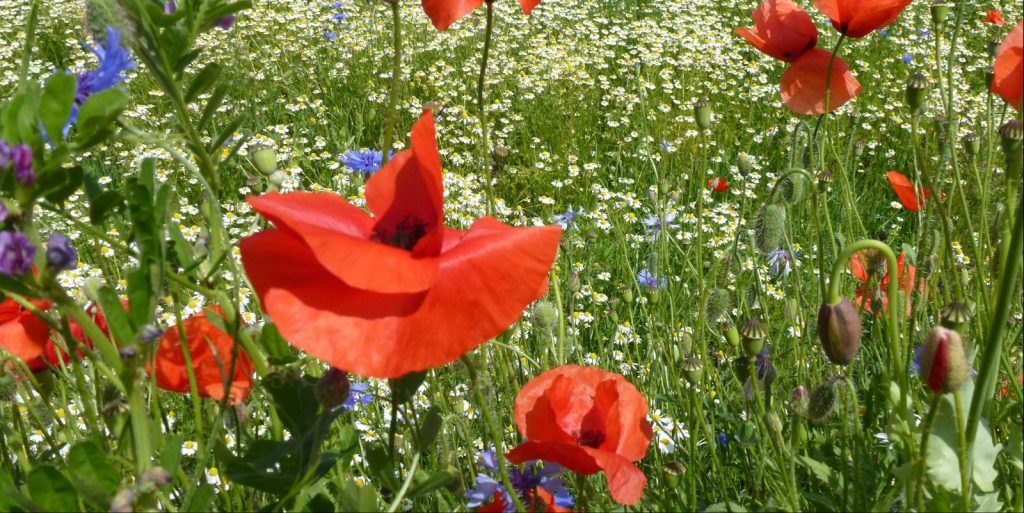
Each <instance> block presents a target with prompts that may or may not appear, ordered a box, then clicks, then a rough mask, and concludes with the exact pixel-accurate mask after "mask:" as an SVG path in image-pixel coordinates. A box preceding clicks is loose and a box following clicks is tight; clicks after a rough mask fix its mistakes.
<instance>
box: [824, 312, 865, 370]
mask: <svg viewBox="0 0 1024 513" xmlns="http://www.w3.org/2000/svg"><path fill="white" fill-rule="evenodd" d="M860 334H861V322H860V315H858V314H857V307H856V306H854V305H853V303H851V302H850V300H849V299H846V298H843V299H842V301H840V302H839V303H838V304H835V305H833V304H829V303H828V302H824V303H822V304H821V308H820V309H819V310H818V340H820V341H821V348H822V349H824V350H825V355H826V356H828V359H829V360H830V361H832V363H834V364H836V365H849V364H850V362H852V361H853V359H854V357H856V356H857V351H858V350H860Z"/></svg>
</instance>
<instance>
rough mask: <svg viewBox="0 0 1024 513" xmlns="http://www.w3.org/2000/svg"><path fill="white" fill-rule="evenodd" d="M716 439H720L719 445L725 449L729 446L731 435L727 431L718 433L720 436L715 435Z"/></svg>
mask: <svg viewBox="0 0 1024 513" xmlns="http://www.w3.org/2000/svg"><path fill="white" fill-rule="evenodd" d="M715 440H716V441H718V445H720V446H721V447H722V448H723V449H725V448H726V447H729V435H726V434H725V433H718V436H716V437H715Z"/></svg>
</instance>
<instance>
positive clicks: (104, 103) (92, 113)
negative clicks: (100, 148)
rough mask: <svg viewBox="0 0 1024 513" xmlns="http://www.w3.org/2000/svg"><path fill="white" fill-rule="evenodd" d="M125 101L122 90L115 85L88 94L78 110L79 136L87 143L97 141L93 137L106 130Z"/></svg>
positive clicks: (102, 133) (126, 98)
mask: <svg viewBox="0 0 1024 513" xmlns="http://www.w3.org/2000/svg"><path fill="white" fill-rule="evenodd" d="M127 103H128V97H127V96H126V95H125V93H124V91H122V90H120V89H118V88H116V87H113V88H110V89H107V90H106V91H100V92H98V93H96V94H94V95H92V96H90V97H89V99H88V100H86V101H85V104H83V105H82V108H81V109H79V111H78V121H77V125H78V134H79V138H80V139H81V140H82V141H85V142H88V143H93V144H94V143H96V142H98V141H96V140H95V139H96V138H97V137H99V136H102V135H104V134H105V133H106V132H107V131H108V129H109V127H110V124H111V123H113V121H114V119H116V118H117V116H119V115H120V114H121V111H123V110H124V107H125V105H126V104H127Z"/></svg>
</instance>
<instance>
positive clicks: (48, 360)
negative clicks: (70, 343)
mask: <svg viewBox="0 0 1024 513" xmlns="http://www.w3.org/2000/svg"><path fill="white" fill-rule="evenodd" d="M121 303H122V304H123V305H125V306H127V305H128V302H127V301H122V302H121ZM86 314H87V315H89V317H91V318H92V320H93V322H95V323H96V326H97V327H98V328H99V329H100V330H101V331H103V333H104V334H107V335H109V331H108V329H107V319H106V318H105V317H104V316H103V312H102V311H100V309H99V307H97V306H96V305H95V304H94V305H92V306H90V307H89V308H88V309H86ZM68 329H69V331H71V336H72V337H75V340H77V341H79V342H80V343H83V344H86V345H87V346H89V347H90V348H91V347H95V346H94V344H93V341H92V339H90V338H89V337H87V336H85V333H84V332H83V330H82V326H80V325H79V324H78V323H77V322H75V321H74V320H70V321H68ZM57 351H58V349H57V344H54V343H53V340H51V339H48V340H47V341H46V346H45V347H44V348H43V354H41V355H39V356H38V357H37V358H35V359H33V360H32V361H30V362H28V368H29V369H31V370H33V371H40V370H43V369H45V368H47V364H49V366H52V367H58V366H61V365H66V364H67V363H68V362H69V361H71V356H70V355H68V352H67V351H65V350H63V349H60V356H59V357H58V356H57ZM78 357H79V358H84V357H85V353H83V352H82V351H78ZM62 362H63V363H62Z"/></svg>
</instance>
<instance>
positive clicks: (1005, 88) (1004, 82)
mask: <svg viewBox="0 0 1024 513" xmlns="http://www.w3.org/2000/svg"><path fill="white" fill-rule="evenodd" d="M994 66H995V74H994V75H993V76H992V92H993V93H995V94H998V95H999V96H1001V97H1002V98H1003V99H1004V100H1006V102H1007V103H1009V104H1010V105H1013V107H1014V108H1016V109H1020V108H1021V97H1022V96H1024V22H1022V23H1018V24H1017V26H1016V27H1014V28H1013V30H1011V31H1010V33H1009V34H1007V36H1006V39H1004V40H1003V43H1002V44H1001V45H999V49H998V50H996V61H995V65H994Z"/></svg>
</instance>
